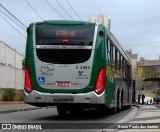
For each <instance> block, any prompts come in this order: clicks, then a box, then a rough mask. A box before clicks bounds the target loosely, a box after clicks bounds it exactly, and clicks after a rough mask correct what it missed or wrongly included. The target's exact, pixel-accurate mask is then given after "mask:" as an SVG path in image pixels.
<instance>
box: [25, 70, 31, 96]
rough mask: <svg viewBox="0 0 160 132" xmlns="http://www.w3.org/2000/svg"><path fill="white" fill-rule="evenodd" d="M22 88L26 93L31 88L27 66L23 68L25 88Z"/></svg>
mask: <svg viewBox="0 0 160 132" xmlns="http://www.w3.org/2000/svg"><path fill="white" fill-rule="evenodd" d="M24 89H25V91H26V92H27V93H30V92H31V91H32V89H33V88H32V83H31V79H30V75H29V70H28V69H27V68H26V69H25V88H24Z"/></svg>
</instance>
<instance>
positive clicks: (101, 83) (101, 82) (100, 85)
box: [94, 68, 106, 94]
mask: <svg viewBox="0 0 160 132" xmlns="http://www.w3.org/2000/svg"><path fill="white" fill-rule="evenodd" d="M105 73H106V71H105V68H101V69H100V71H99V73H98V77H97V81H96V84H95V88H94V91H95V92H96V93H97V94H101V93H102V92H103V91H104V89H105V80H106V74H105Z"/></svg>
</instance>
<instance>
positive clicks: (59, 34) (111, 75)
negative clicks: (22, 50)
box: [24, 20, 132, 115]
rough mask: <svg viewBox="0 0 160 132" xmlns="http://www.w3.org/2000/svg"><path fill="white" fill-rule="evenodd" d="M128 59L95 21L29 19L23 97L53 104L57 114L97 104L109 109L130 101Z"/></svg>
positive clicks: (72, 111)
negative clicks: (33, 20)
mask: <svg viewBox="0 0 160 132" xmlns="http://www.w3.org/2000/svg"><path fill="white" fill-rule="evenodd" d="M131 82H132V80H131V61H130V59H129V57H128V56H127V54H126V52H125V51H124V50H123V48H122V46H121V45H120V43H119V42H118V41H117V39H116V38H115V37H114V36H113V34H112V33H111V32H110V31H109V30H108V29H107V28H106V27H105V26H104V25H103V24H99V23H91V22H86V21H66V20H53V21H43V22H37V23H31V24H30V25H29V27H28V28H27V44H26V54H25V88H24V91H25V103H27V104H31V105H34V106H39V107H44V106H57V111H58V113H59V115H66V114H68V113H70V114H73V113H74V114H75V113H79V112H80V111H83V110H84V109H90V108H97V109H99V110H102V111H106V110H109V111H110V112H112V113H116V112H120V110H121V108H122V106H131V103H132V83H131Z"/></svg>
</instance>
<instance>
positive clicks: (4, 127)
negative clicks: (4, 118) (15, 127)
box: [2, 124, 12, 129]
mask: <svg viewBox="0 0 160 132" xmlns="http://www.w3.org/2000/svg"><path fill="white" fill-rule="evenodd" d="M2 129H12V127H11V124H2Z"/></svg>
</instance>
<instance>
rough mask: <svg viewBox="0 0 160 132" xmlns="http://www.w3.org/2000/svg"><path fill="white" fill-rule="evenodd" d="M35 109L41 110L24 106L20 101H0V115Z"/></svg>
mask: <svg viewBox="0 0 160 132" xmlns="http://www.w3.org/2000/svg"><path fill="white" fill-rule="evenodd" d="M35 109H41V108H39V107H35V106H32V105H28V104H25V103H24V102H22V101H17V102H6V101H0V114H3V113H10V112H17V111H27V110H35Z"/></svg>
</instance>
